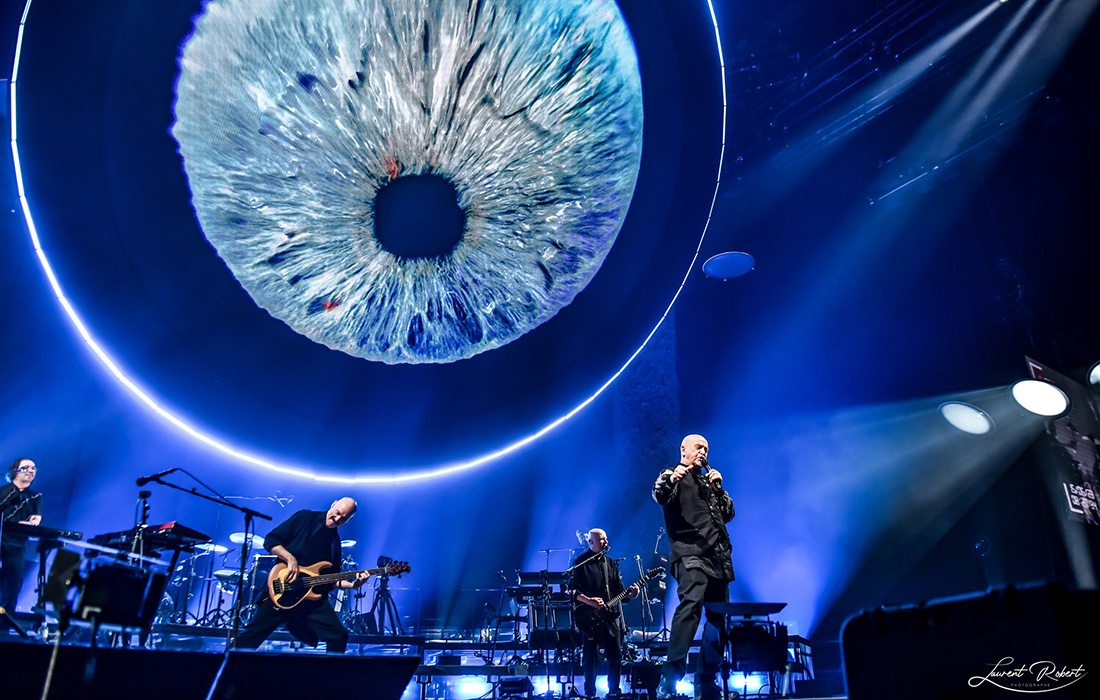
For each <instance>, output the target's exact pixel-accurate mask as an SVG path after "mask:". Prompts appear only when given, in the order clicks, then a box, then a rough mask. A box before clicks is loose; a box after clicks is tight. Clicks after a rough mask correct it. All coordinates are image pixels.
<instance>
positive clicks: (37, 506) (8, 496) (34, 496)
mask: <svg viewBox="0 0 1100 700" xmlns="http://www.w3.org/2000/svg"><path fill="white" fill-rule="evenodd" d="M5 502H6V503H7V505H5V506H4V508H3V510H2V511H0V518H3V520H4V525H5V526H6V525H7V524H8V523H17V522H20V521H22V520H27V519H29V518H30V517H31V516H32V515H42V494H40V493H38V492H37V491H35V490H34V489H32V488H30V487H27V488H25V489H23V490H22V491H20V490H19V489H18V488H16V486H15V484H4V485H3V486H0V503H5ZM26 544H27V538H26V537H24V536H23V535H9V534H8V532H7V530H6V529H5V531H4V542H3V545H4V548H5V549H12V548H21V547H24V546H25V545H26Z"/></svg>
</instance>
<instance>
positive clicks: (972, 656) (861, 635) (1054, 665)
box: [841, 584, 1100, 700]
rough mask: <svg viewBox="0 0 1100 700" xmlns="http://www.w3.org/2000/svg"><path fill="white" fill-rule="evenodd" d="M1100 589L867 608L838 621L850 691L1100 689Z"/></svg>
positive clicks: (875, 699) (1092, 694)
mask: <svg viewBox="0 0 1100 700" xmlns="http://www.w3.org/2000/svg"><path fill="white" fill-rule="evenodd" d="M1098 623H1100V591H1095V590H1088V591H1067V590H1065V589H1064V588H1063V587H1061V586H1058V585H1055V584H1047V585H1034V586H1025V587H1019V588H1017V587H1008V588H1001V589H995V590H993V591H990V592H988V593H986V594H981V595H976V596H968V597H963V598H956V599H951V600H944V601H938V602H931V603H927V604H920V605H910V606H902V607H895V608H877V609H874V610H866V611H864V612H861V613H858V614H857V615H854V616H852V617H851V618H849V619H848V620H847V621H846V622H845V623H844V627H843V629H842V630H841V645H842V652H843V659H844V672H845V678H846V681H847V686H848V698H849V700H881V699H882V698H891V700H930V699H932V698H943V699H947V698H952V699H954V698H958V699H960V700H964V699H965V700H974V699H979V698H1001V699H1002V700H1003V699H1004V698H1012V697H1024V696H1036V695H1038V696H1040V697H1043V698H1051V699H1052V700H1053V699H1055V698H1057V699H1059V700H1062V699H1065V698H1089V700H1094V699H1095V698H1098V697H1100V657H1098V656H1097V654H1096V646H1095V644H1096V642H1095V640H1094V639H1092V637H1093V635H1095V634H1096V630H1097V628H1098Z"/></svg>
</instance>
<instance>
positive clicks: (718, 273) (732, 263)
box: [703, 251, 756, 280]
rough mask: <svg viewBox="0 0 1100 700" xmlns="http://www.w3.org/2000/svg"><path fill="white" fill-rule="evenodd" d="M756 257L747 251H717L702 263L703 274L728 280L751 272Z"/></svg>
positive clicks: (754, 265)
mask: <svg viewBox="0 0 1100 700" xmlns="http://www.w3.org/2000/svg"><path fill="white" fill-rule="evenodd" d="M755 267H756V259H755V258H753V257H752V256H751V255H749V254H748V253H742V252H739V251H733V252H729V253H719V254H718V255H715V256H712V257H711V258H709V259H708V260H707V261H706V262H705V263H703V274H704V275H706V276H707V277H710V278H711V279H716V280H728V279H733V278H734V277H740V276H741V275H743V274H745V273H746V272H752V270H753V268H755Z"/></svg>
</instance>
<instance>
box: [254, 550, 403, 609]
mask: <svg viewBox="0 0 1100 700" xmlns="http://www.w3.org/2000/svg"><path fill="white" fill-rule="evenodd" d="M331 567H332V564H330V563H329V562H327V561H319V562H317V563H316V564H313V565H312V566H302V567H299V568H298V578H296V579H294V580H293V581H291V582H290V583H287V582H286V576H287V568H286V564H285V563H284V562H279V563H278V564H276V565H275V566H273V567H271V573H269V574H268V575H267V595H268V596H269V597H270V598H271V602H272V603H275V607H277V608H280V609H282V610H290V609H291V608H293V607H294V606H295V605H297V604H298V603H301V602H302V601H303V600H317V599H318V598H320V597H321V595H322V594H323V593H328V590H327V589H325V587H326V586H332V585H335V584H336V583H337V582H338V581H349V580H351V579H354V578H356V577H358V576H359V574H366V575H367V576H374V575H376V574H389V575H391V576H400V575H401V574H404V573H407V572H409V571H412V569H411V568H410V567H409V563H408V562H406V561H395V562H391V563H389V564H387V565H386V566H383V567H381V568H379V569H363V570H361V571H341V572H339V573H335V574H322V573H321V572H322V571H324V570H325V569H328V568H331ZM314 588H320V589H322V590H320V591H315V590H313V589H314Z"/></svg>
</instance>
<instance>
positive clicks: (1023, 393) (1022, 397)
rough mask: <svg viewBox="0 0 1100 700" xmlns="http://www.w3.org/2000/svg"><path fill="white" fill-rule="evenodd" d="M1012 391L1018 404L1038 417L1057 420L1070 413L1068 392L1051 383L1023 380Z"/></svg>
mask: <svg viewBox="0 0 1100 700" xmlns="http://www.w3.org/2000/svg"><path fill="white" fill-rule="evenodd" d="M1010 391H1011V393H1012V398H1014V399H1015V400H1016V403H1018V404H1020V405H1021V406H1023V407H1024V409H1025V410H1028V411H1031V412H1032V413H1034V414H1036V415H1039V416H1044V417H1046V418H1057V417H1059V416H1062V415H1065V413H1066V412H1067V411H1069V397H1068V396H1066V392H1064V391H1062V390H1061V389H1059V388H1058V387H1056V386H1054V385H1053V384H1051V383H1050V382H1044V381H1041V380H1039V379H1021V380H1020V381H1018V382H1016V383H1015V384H1013V385H1012V386H1011V387H1010Z"/></svg>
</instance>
